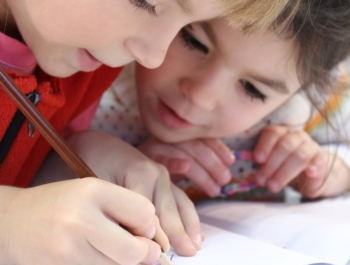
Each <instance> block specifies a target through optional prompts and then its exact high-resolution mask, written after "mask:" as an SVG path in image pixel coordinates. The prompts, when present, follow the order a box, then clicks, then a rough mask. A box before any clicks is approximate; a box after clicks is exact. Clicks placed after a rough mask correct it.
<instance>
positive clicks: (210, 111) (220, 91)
mask: <svg viewBox="0 0 350 265" xmlns="http://www.w3.org/2000/svg"><path fill="white" fill-rule="evenodd" d="M186 32H187V33H186ZM203 47H204V48H203ZM232 47H233V48H232ZM296 50H297V49H296V48H295V45H294V43H293V40H292V39H288V40H282V39H278V38H277V37H276V36H275V35H274V34H273V33H271V32H269V31H267V32H264V33H261V34H253V35H247V34H243V33H242V32H240V31H238V30H232V29H230V28H229V27H227V26H226V25H225V23H224V22H223V21H221V20H214V21H211V22H207V23H196V24H192V26H191V27H187V28H185V30H184V32H182V33H180V34H179V35H178V36H177V37H176V38H175V40H174V41H173V43H172V44H171V46H170V49H169V52H168V54H167V57H166V58H165V61H164V63H163V64H162V65H161V66H160V67H159V68H157V69H154V70H149V69H145V68H144V67H142V66H140V65H139V66H137V71H136V76H137V90H138V100H139V101H138V102H139V108H140V113H141V116H142V119H143V121H144V122H145V125H146V127H147V129H148V130H149V131H150V132H151V133H152V135H153V136H152V137H151V138H150V139H148V140H147V141H146V142H145V143H143V144H142V145H141V146H140V150H142V152H144V153H145V154H147V155H148V156H149V157H151V158H152V159H153V160H155V161H157V162H160V163H162V164H163V165H165V166H166V167H167V169H168V170H169V172H170V173H171V174H172V178H173V180H174V181H177V180H179V179H181V178H183V177H184V176H185V177H187V178H188V179H190V180H192V181H193V182H194V183H195V184H197V185H198V186H199V187H201V188H202V189H203V190H204V191H205V192H206V193H207V194H208V195H209V196H211V197H215V196H217V195H218V194H219V192H220V190H221V187H222V186H223V185H225V184H226V183H228V182H229V180H230V179H231V174H230V172H229V169H228V166H229V165H230V164H232V163H233V162H234V157H233V155H232V152H231V151H230V150H229V149H228V148H227V147H226V146H225V144H224V143H223V142H221V141H220V140H219V138H221V137H225V136H230V135H235V134H237V133H241V132H243V131H244V130H247V129H249V128H250V127H251V126H252V125H254V124H255V123H257V122H258V121H260V120H261V118H263V117H265V116H266V115H267V114H269V113H270V112H272V111H273V110H275V109H276V108H277V107H278V106H280V105H281V104H283V103H284V102H285V101H286V100H287V99H288V98H290V97H291V96H292V95H293V94H294V93H295V92H296V91H298V90H299V87H300V83H299V81H298V78H297V75H296V71H295V68H296V62H295V58H296V56H297V53H296ZM257 76H260V78H257ZM261 77H262V78H261ZM262 79H273V80H279V81H282V82H284V83H285V85H286V88H287V90H288V91H282V90H281V89H278V90H276V86H274V85H273V84H274V83H272V82H270V83H269V84H264V83H262V82H261V80H262ZM247 82H250V84H251V85H253V86H254V87H255V90H254V89H252V86H251V85H248V86H246V87H244V84H247ZM265 83H266V82H265ZM275 84H276V83H275ZM244 88H246V89H244ZM257 90H258V91H259V92H260V94H259V93H257ZM262 95H263V96H264V97H262ZM164 105H165V107H164ZM164 109H165V110H164ZM254 158H255V160H256V161H257V162H258V163H259V164H260V165H261V167H260V169H259V171H258V172H257V182H258V184H260V185H261V186H266V187H267V188H268V189H269V190H270V191H271V192H278V191H280V190H281V189H282V188H283V187H285V186H286V185H288V184H291V185H292V186H293V187H295V188H296V189H297V190H299V191H300V192H301V193H302V194H303V195H304V196H306V197H310V198H315V197H319V196H333V195H337V194H339V193H342V192H344V191H346V190H349V189H350V183H349V182H350V181H349V178H348V176H349V173H350V172H349V169H348V168H347V166H346V165H344V164H343V162H342V161H340V160H338V159H335V160H334V156H333V155H330V154H328V153H327V152H326V151H324V150H322V149H321V147H320V146H319V144H318V143H316V142H315V141H313V140H312V139H311V138H310V137H309V136H308V135H307V133H306V132H304V131H295V130H291V129H289V128H287V127H285V126H276V127H273V126H272V127H267V128H266V129H265V130H263V131H262V133H261V136H260V139H259V141H258V143H257V145H256V148H255V150H254ZM333 162H335V163H334V166H332V164H333ZM330 170H331V171H330ZM335 172H337V173H335ZM328 173H329V174H328ZM179 175H181V176H179ZM334 176H338V177H336V178H335V179H334V178H333V177H334ZM326 180H327V181H326Z"/></svg>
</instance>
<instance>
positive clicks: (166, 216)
mask: <svg viewBox="0 0 350 265" xmlns="http://www.w3.org/2000/svg"><path fill="white" fill-rule="evenodd" d="M169 189H170V192H169ZM156 190H157V191H156V192H155V194H154V203H155V205H156V209H157V215H158V216H159V219H160V222H161V226H162V228H163V229H164V231H165V233H166V234H167V235H168V237H169V239H170V243H171V245H172V246H173V247H174V249H175V251H176V252H177V253H178V254H180V255H185V256H193V255H195V254H196V252H197V249H196V247H195V246H194V244H193V243H192V240H191V238H190V237H189V236H188V235H187V233H186V231H185V228H184V224H183V222H184V220H183V219H182V216H181V215H180V213H179V209H183V208H185V207H187V206H188V205H187V206H181V205H182V204H183V202H184V201H183V198H181V199H180V198H179V197H178V196H177V197H176V199H175V197H174V196H175V194H174V195H173V192H172V186H171V183H170V181H169V179H168V178H159V180H158V182H157V188H156ZM177 199H178V200H179V201H177ZM179 205H180V208H178V207H179ZM191 210H192V209H191ZM189 211H190V210H189ZM192 214H193V215H192V216H195V215H196V212H195V210H194V209H193V210H192Z"/></svg>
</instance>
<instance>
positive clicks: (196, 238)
mask: <svg viewBox="0 0 350 265" xmlns="http://www.w3.org/2000/svg"><path fill="white" fill-rule="evenodd" d="M194 246H195V247H196V249H197V250H200V249H202V235H201V233H196V234H195V236H194Z"/></svg>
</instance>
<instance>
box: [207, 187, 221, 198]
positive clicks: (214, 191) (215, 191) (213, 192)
mask: <svg viewBox="0 0 350 265" xmlns="http://www.w3.org/2000/svg"><path fill="white" fill-rule="evenodd" d="M220 191H221V189H220V187H218V186H216V185H215V186H213V187H211V188H210V191H209V196H210V197H216V196H218V195H219V193H220Z"/></svg>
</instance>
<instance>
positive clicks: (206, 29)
mask: <svg viewBox="0 0 350 265" xmlns="http://www.w3.org/2000/svg"><path fill="white" fill-rule="evenodd" d="M199 25H200V26H201V27H202V29H203V30H204V32H205V33H206V34H207V35H208V38H209V39H210V41H211V42H212V43H213V44H214V45H217V40H216V35H215V32H214V30H213V28H212V27H211V25H210V24H209V23H208V22H201V23H199Z"/></svg>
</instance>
